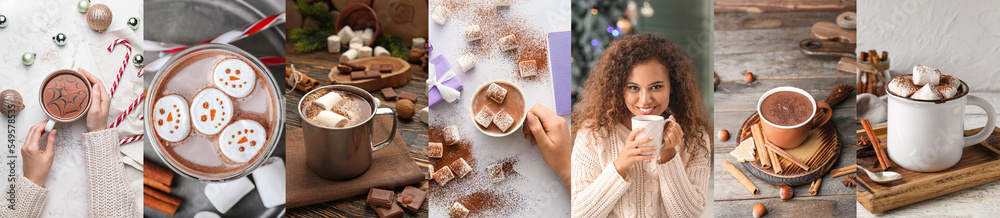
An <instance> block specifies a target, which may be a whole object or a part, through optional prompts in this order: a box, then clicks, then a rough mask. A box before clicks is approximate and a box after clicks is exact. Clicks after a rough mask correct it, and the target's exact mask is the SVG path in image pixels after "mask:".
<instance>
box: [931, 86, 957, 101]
mask: <svg viewBox="0 0 1000 218" xmlns="http://www.w3.org/2000/svg"><path fill="white" fill-rule="evenodd" d="M935 88H936V89H937V91H938V93H939V94H941V99H949V98H951V97H955V94H958V88H957V87H955V86H936V87H935Z"/></svg>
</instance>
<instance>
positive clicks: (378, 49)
mask: <svg viewBox="0 0 1000 218" xmlns="http://www.w3.org/2000/svg"><path fill="white" fill-rule="evenodd" d="M373 56H375V57H389V56H392V53H390V52H389V50H386V49H385V48H384V47H382V46H375V54H374V55H373Z"/></svg>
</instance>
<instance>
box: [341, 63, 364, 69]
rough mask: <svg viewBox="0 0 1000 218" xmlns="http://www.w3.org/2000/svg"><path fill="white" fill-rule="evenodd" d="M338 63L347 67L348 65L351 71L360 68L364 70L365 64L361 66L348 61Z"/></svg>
mask: <svg viewBox="0 0 1000 218" xmlns="http://www.w3.org/2000/svg"><path fill="white" fill-rule="evenodd" d="M340 64H341V65H344V66H347V67H350V68H351V70H352V71H362V70H365V66H361V65H357V64H352V63H350V62H343V63H340Z"/></svg>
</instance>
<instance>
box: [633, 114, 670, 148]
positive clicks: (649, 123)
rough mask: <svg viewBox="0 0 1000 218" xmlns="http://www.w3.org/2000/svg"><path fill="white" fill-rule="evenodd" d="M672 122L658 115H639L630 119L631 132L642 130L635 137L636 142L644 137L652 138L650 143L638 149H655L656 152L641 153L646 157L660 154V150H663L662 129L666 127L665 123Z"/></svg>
mask: <svg viewBox="0 0 1000 218" xmlns="http://www.w3.org/2000/svg"><path fill="white" fill-rule="evenodd" d="M670 122H673V120H671V119H664V118H663V116H660V115H640V116H634V117H632V130H633V131H635V129H637V128H642V131H639V134H636V135H635V138H636V140H638V139H640V138H644V137H653V140H652V141H649V142H646V143H643V144H641V145H639V146H638V147H640V148H642V147H656V151H652V152H647V153H643V154H646V155H655V154H659V153H660V149H661V148H663V128H665V127H666V126H667V123H670Z"/></svg>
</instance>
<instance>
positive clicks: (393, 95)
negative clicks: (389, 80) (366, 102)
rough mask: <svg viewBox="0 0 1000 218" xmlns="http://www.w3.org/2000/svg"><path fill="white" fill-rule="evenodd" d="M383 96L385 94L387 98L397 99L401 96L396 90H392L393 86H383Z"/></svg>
mask: <svg viewBox="0 0 1000 218" xmlns="http://www.w3.org/2000/svg"><path fill="white" fill-rule="evenodd" d="M382 96H385V100H396V97H399V95H396V91H395V90H392V87H385V88H382Z"/></svg>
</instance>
